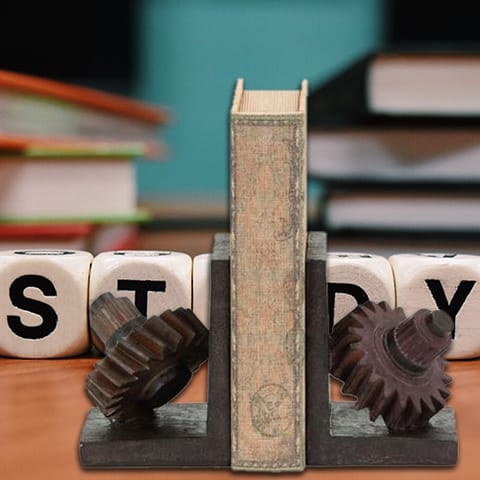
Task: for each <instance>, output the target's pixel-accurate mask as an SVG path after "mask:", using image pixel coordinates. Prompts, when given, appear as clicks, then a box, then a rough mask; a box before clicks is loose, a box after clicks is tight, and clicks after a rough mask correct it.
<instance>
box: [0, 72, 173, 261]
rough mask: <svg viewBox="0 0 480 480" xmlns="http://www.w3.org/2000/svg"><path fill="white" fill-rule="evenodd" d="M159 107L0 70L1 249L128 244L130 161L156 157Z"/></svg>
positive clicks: (163, 118) (140, 214)
mask: <svg viewBox="0 0 480 480" xmlns="http://www.w3.org/2000/svg"><path fill="white" fill-rule="evenodd" d="M166 122H167V113H166V112H165V111H164V110H162V109H159V108H154V107H150V106H147V105H144V104H142V103H140V102H136V101H132V100H129V99H126V98H124V97H119V96H116V95H111V94H107V93H103V92H99V91H96V90H92V89H89V88H84V87H78V86H74V85H69V84H65V83H60V82H55V81H51V80H46V79H41V78H36V77H31V76H27V75H21V74H17V73H13V72H6V71H0V248H2V249H9V248H33V247H36V248H47V247H52V248H53V247H54V248H80V249H88V250H90V251H92V252H93V253H98V252H100V251H105V250H113V249H124V248H134V247H135V242H136V239H137V236H138V232H137V225H138V223H139V222H141V221H143V220H145V219H147V218H148V212H145V211H143V210H141V209H139V208H138V199H137V187H136V184H137V182H136V174H135V165H134V162H133V160H134V159H135V158H139V157H150V158H159V157H161V154H162V146H161V145H160V144H159V143H158V140H157V133H158V132H157V130H158V128H159V126H161V125H164V124H165V123H166Z"/></svg>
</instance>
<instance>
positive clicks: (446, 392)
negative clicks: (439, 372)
mask: <svg viewBox="0 0 480 480" xmlns="http://www.w3.org/2000/svg"><path fill="white" fill-rule="evenodd" d="M438 393H439V394H440V396H441V397H442V398H443V399H444V400H446V399H447V398H449V397H450V390H448V388H439V389H438Z"/></svg>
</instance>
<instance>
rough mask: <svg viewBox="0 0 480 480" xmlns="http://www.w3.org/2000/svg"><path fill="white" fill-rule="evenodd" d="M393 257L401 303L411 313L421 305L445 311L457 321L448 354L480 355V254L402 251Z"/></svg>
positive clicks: (398, 296) (407, 312)
mask: <svg viewBox="0 0 480 480" xmlns="http://www.w3.org/2000/svg"><path fill="white" fill-rule="evenodd" d="M389 260H390V263H391V264H392V268H393V272H394V276H395V284H396V288H397V306H398V307H402V308H403V309H404V310H405V313H406V314H407V315H412V314H413V313H415V312H416V311H417V310H419V309H421V308H428V309H430V310H437V309H440V310H445V311H446V312H447V313H448V314H450V316H451V317H452V319H453V321H454V323H455V330H454V332H453V342H452V346H451V348H450V350H449V351H448V352H447V354H446V357H447V358H450V359H455V358H472V357H476V356H478V355H480V288H479V281H480V256H477V255H457V254H454V253H424V254H417V255H414V254H399V255H393V256H392V257H390V259H389Z"/></svg>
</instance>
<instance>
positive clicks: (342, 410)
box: [311, 402, 457, 467]
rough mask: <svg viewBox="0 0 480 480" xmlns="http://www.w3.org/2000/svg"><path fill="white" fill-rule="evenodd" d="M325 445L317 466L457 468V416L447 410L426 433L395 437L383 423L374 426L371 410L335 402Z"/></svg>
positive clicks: (439, 415)
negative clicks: (369, 415)
mask: <svg viewBox="0 0 480 480" xmlns="http://www.w3.org/2000/svg"><path fill="white" fill-rule="evenodd" d="M323 441H324V442H325V439H323ZM325 444H326V446H327V448H325V449H323V452H322V453H321V454H320V455H319V457H318V460H319V465H317V466H324V465H339V466H355V465H358V466H361V465H363V466H369V467H371V466H388V465H398V466H401V465H403V466H407V465H408V466H448V465H454V464H455V463H456V459H457V436H456V432H455V415H454V412H453V410H452V409H451V408H446V409H443V410H442V411H441V412H439V413H438V414H437V415H435V417H433V418H432V421H431V426H430V428H428V429H426V430H425V431H423V432H418V433H416V434H413V435H412V434H405V435H392V434H390V433H389V432H388V430H387V428H386V427H385V424H384V423H383V421H382V420H381V419H379V420H377V421H376V422H375V423H373V422H371V421H370V420H369V418H368V411H367V410H360V411H358V410H355V409H354V408H353V407H352V403H351V402H350V403H347V402H345V403H344V402H332V410H331V417H330V436H329V438H328V440H327V441H326V442H325ZM311 466H313V465H311Z"/></svg>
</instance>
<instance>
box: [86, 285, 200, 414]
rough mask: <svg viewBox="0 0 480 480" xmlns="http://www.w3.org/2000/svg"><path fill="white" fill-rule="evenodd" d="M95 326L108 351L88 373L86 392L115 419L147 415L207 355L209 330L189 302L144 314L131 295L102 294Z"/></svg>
mask: <svg viewBox="0 0 480 480" xmlns="http://www.w3.org/2000/svg"><path fill="white" fill-rule="evenodd" d="M91 327H92V335H93V338H94V343H95V345H96V347H97V348H99V349H100V351H104V353H105V355H106V356H105V358H103V359H102V360H100V361H99V362H98V363H97V364H96V365H95V367H94V370H93V371H92V372H90V374H89V375H88V377H87V383H86V392H87V394H88V396H89V397H90V399H91V400H92V402H93V403H94V404H95V405H96V406H97V407H98V408H99V409H100V411H101V412H102V413H103V414H104V415H105V416H106V417H108V418H109V419H110V421H112V422H126V421H130V420H132V419H134V418H138V417H145V416H146V415H147V416H148V415H149V414H150V413H151V410H152V409H153V408H156V407H159V406H161V405H164V404H165V403H167V402H168V401H170V400H171V399H172V398H174V397H175V396H176V395H177V394H178V393H179V392H180V391H181V390H182V389H183V388H184V387H185V385H186V384H187V383H188V382H189V380H190V378H191V376H192V373H193V372H194V371H195V370H197V369H198V367H199V366H200V365H201V364H202V363H203V362H204V361H205V360H206V359H207V357H208V330H207V329H206V328H205V327H204V326H203V324H202V323H201V321H200V320H199V319H198V318H197V317H196V316H195V315H194V314H193V312H192V311H191V310H188V309H185V308H178V309H176V310H175V311H173V312H172V311H171V310H166V311H165V312H163V313H162V314H161V315H160V316H153V317H150V318H148V319H146V318H145V317H144V316H142V315H141V314H140V312H139V311H138V310H137V309H136V308H135V306H134V305H133V304H132V303H131V302H130V300H129V299H127V298H118V299H117V298H115V297H113V295H111V294H104V295H102V296H100V297H99V298H98V299H97V300H96V301H95V302H94V303H93V304H92V307H91Z"/></svg>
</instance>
